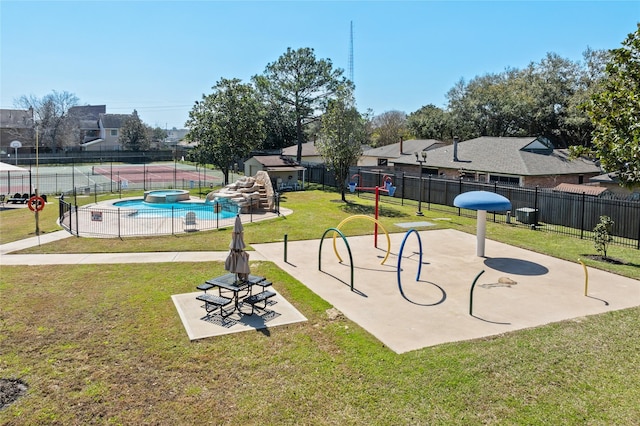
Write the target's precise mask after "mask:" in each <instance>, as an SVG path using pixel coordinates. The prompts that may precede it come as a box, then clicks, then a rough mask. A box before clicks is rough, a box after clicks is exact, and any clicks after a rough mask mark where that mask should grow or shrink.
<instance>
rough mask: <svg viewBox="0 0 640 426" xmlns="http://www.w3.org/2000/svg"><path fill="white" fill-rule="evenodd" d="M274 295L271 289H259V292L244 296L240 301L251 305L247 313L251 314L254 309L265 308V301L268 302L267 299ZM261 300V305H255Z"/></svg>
mask: <svg viewBox="0 0 640 426" xmlns="http://www.w3.org/2000/svg"><path fill="white" fill-rule="evenodd" d="M275 295H276V293H275V292H273V291H271V290H265V291H261V292H260V293H257V294H253V295H251V296H248V297H245V298H244V299H243V300H242V303H246V304H248V305H250V306H251V313H250V314H249V315H253V313H254V312H255V309H261V310H264V309H267V303H268V302H269V299H271V298H272V297H273V296H275ZM261 302H262V303H264V305H263V306H256V305H257V304H258V303H261Z"/></svg>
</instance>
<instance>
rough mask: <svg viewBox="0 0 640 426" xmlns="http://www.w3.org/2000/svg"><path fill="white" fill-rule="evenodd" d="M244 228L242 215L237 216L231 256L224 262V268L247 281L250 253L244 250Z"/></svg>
mask: <svg viewBox="0 0 640 426" xmlns="http://www.w3.org/2000/svg"><path fill="white" fill-rule="evenodd" d="M245 247H246V245H245V243H244V227H243V226H242V221H241V220H240V215H238V216H236V222H235V224H234V226H233V233H232V237H231V243H230V244H229V249H230V252H229V256H227V259H226V260H225V262H224V268H225V269H226V270H227V271H229V272H231V273H234V274H236V275H237V277H238V279H240V280H246V279H247V278H248V277H249V273H250V272H251V271H250V270H249V253H247V252H246V251H245V250H244V248H245Z"/></svg>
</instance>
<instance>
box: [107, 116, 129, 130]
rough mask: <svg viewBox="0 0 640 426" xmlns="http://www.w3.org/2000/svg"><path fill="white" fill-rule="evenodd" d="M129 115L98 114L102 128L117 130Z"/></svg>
mask: <svg viewBox="0 0 640 426" xmlns="http://www.w3.org/2000/svg"><path fill="white" fill-rule="evenodd" d="M129 117H131V114H100V121H102V127H104V128H105V129H119V128H120V127H122V124H123V123H124V121H125V120H126V119H127V118H129Z"/></svg>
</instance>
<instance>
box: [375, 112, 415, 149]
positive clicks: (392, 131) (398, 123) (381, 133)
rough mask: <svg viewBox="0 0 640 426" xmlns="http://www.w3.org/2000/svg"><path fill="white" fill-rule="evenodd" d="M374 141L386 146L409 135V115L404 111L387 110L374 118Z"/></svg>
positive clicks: (376, 144)
mask: <svg viewBox="0 0 640 426" xmlns="http://www.w3.org/2000/svg"><path fill="white" fill-rule="evenodd" d="M373 127H374V133H373V143H374V145H375V146H385V145H391V144H393V143H396V142H398V141H399V140H400V138H401V137H405V136H407V115H406V114H405V113H404V112H402V111H395V110H394V111H387V112H383V113H382V114H380V115H378V116H376V117H374V119H373Z"/></svg>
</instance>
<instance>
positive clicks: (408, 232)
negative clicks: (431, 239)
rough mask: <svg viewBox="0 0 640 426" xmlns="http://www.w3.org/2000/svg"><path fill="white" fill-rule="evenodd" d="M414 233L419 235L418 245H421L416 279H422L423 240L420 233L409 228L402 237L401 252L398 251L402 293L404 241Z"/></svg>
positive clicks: (399, 283)
mask: <svg viewBox="0 0 640 426" xmlns="http://www.w3.org/2000/svg"><path fill="white" fill-rule="evenodd" d="M412 233H414V234H416V237H418V247H420V260H419V261H418V273H417V274H416V281H420V271H421V270H422V240H421V239H420V234H418V231H416V230H415V229H409V230H408V231H407V233H406V234H404V238H403V239H402V244H400V252H399V253H398V271H397V273H398V288H400V293H402V280H401V279H400V271H401V270H402V269H401V265H400V264H401V262H402V250H404V243H405V242H406V241H407V238H408V237H409V235H411V234H412Z"/></svg>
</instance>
